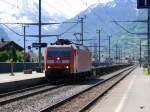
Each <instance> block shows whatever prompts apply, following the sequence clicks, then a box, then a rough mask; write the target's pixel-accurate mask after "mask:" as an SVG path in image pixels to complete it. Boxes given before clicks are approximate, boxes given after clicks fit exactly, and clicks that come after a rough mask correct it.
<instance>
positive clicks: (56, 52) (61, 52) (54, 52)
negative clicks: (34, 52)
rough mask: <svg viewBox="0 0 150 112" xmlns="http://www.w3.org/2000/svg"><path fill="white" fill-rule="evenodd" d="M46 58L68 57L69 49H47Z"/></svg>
mask: <svg viewBox="0 0 150 112" xmlns="http://www.w3.org/2000/svg"><path fill="white" fill-rule="evenodd" d="M47 52H48V53H47V54H48V57H56V56H63V57H69V56H70V48H48V51H47Z"/></svg>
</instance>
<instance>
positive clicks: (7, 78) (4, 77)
mask: <svg viewBox="0 0 150 112" xmlns="http://www.w3.org/2000/svg"><path fill="white" fill-rule="evenodd" d="M44 75H45V74H44V73H37V72H32V74H24V73H23V72H18V73H17V72H16V73H14V76H11V74H10V73H4V74H0V84H1V83H6V82H13V81H20V80H28V79H34V78H41V77H44Z"/></svg>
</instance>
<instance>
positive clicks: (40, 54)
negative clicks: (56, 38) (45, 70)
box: [39, 0, 42, 67]
mask: <svg viewBox="0 0 150 112" xmlns="http://www.w3.org/2000/svg"><path fill="white" fill-rule="evenodd" d="M39 43H41V0H39ZM41 57H42V53H41V47H39V67H41Z"/></svg>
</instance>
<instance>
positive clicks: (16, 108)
mask: <svg viewBox="0 0 150 112" xmlns="http://www.w3.org/2000/svg"><path fill="white" fill-rule="evenodd" d="M114 75H115V74H114ZM104 79H105V78H104ZM99 81H101V80H100V79H92V80H89V81H87V82H86V83H84V84H76V85H68V86H64V87H61V88H58V89H54V90H51V91H47V92H44V93H41V94H37V95H34V96H32V97H28V98H25V99H21V100H18V101H15V102H12V103H9V104H6V105H2V106H0V112H37V111H39V110H42V109H44V108H45V107H49V106H52V105H54V104H56V103H58V102H60V101H62V100H64V99H66V98H69V97H70V96H73V95H75V94H77V93H79V92H81V91H83V90H85V89H87V88H89V87H91V86H92V85H94V84H96V83H97V82H99ZM103 88H106V87H105V86H104V87H103ZM91 92H92V91H91ZM87 96H88V95H87ZM3 100H5V98H4V99H3ZM77 104H78V105H79V104H80V103H77Z"/></svg>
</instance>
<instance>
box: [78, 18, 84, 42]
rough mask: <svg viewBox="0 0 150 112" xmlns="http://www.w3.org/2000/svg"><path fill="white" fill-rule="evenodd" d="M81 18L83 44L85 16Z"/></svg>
mask: <svg viewBox="0 0 150 112" xmlns="http://www.w3.org/2000/svg"><path fill="white" fill-rule="evenodd" d="M79 19H80V23H81V44H82V45H83V44H84V43H83V39H84V38H83V37H84V18H83V17H81V18H79Z"/></svg>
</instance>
